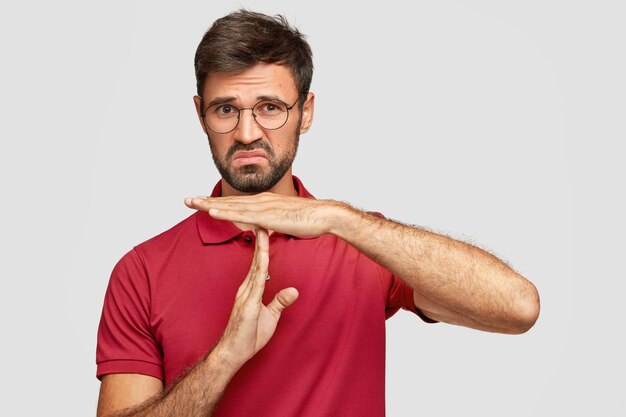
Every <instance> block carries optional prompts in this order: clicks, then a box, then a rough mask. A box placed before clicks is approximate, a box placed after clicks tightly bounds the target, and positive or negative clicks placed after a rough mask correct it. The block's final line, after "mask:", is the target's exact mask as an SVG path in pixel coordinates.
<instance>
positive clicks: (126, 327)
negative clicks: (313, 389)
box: [96, 249, 164, 379]
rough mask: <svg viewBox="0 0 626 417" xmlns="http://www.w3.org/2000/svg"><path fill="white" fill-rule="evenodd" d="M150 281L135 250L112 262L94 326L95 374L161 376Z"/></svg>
mask: <svg viewBox="0 0 626 417" xmlns="http://www.w3.org/2000/svg"><path fill="white" fill-rule="evenodd" d="M150 307H151V297H150V283H149V280H148V276H147V274H146V269H145V267H144V264H143V262H142V260H141V258H140V256H139V254H138V253H137V251H136V250H135V249H133V250H131V251H130V252H128V253H127V254H126V255H124V256H123V257H122V259H121V260H120V261H119V262H118V263H117V265H115V267H114V268H113V272H112V273H111V278H110V280H109V285H108V287H107V291H106V295H105V297H104V306H103V308H102V316H101V318H100V325H99V327H98V342H97V348H96V364H97V371H96V376H97V377H98V379H100V378H101V377H102V376H103V375H106V374H113V373H138V374H144V375H150V376H153V377H155V378H159V379H163V377H164V372H163V355H162V351H161V348H160V346H159V344H158V343H157V341H156V339H155V337H154V335H153V332H152V329H151V327H152V326H151V322H150V311H151V308H150Z"/></svg>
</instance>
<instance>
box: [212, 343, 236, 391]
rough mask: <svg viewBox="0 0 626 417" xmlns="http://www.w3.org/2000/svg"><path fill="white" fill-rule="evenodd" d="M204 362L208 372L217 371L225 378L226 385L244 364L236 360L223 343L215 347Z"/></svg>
mask: <svg viewBox="0 0 626 417" xmlns="http://www.w3.org/2000/svg"><path fill="white" fill-rule="evenodd" d="M204 362H205V369H206V370H207V371H209V372H212V371H213V370H215V371H217V373H218V374H219V375H220V376H223V377H224V379H225V382H226V383H228V381H230V379H231V378H232V377H233V376H234V375H235V374H236V373H237V371H239V369H240V368H241V367H242V366H243V363H239V362H238V361H236V360H234V358H233V357H232V355H231V354H230V352H229V351H228V350H227V349H225V348H224V347H223V345H222V344H221V343H218V344H217V345H215V347H214V348H213V350H212V351H211V353H209V355H208V356H207V357H206V359H205V360H204Z"/></svg>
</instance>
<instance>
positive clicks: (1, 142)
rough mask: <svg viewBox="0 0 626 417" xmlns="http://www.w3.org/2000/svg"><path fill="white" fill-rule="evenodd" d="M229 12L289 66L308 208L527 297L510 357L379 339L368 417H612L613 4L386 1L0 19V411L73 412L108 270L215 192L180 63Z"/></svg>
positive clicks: (619, 332)
mask: <svg viewBox="0 0 626 417" xmlns="http://www.w3.org/2000/svg"><path fill="white" fill-rule="evenodd" d="M180 3H183V2H180ZM345 3H351V4H345ZM240 5H243V6H245V7H248V8H251V9H254V10H258V11H263V12H266V13H270V14H274V13H279V12H280V13H283V14H285V15H286V17H287V18H288V19H289V20H290V21H291V22H292V23H294V24H296V25H297V26H299V27H300V29H301V30H302V31H303V32H304V33H306V34H307V35H308V39H309V41H310V43H311V45H312V47H313V51H314V57H315V65H316V71H315V75H314V81H313V86H312V90H313V91H314V92H315V93H316V95H317V96H316V104H317V107H316V120H315V123H314V127H313V128H312V130H311V131H310V132H309V133H307V134H306V135H304V136H303V137H302V140H301V148H300V152H299V156H298V160H297V161H296V166H295V173H296V175H298V176H300V177H301V178H302V179H303V180H304V182H305V184H306V185H307V187H308V188H309V190H310V191H311V192H313V194H315V195H316V196H317V197H320V198H336V199H341V200H346V201H349V202H351V203H353V204H355V205H357V206H359V207H363V208H367V209H371V210H377V211H381V212H383V213H385V214H386V215H387V216H389V217H392V218H396V219H399V220H402V221H405V222H408V223H413V224H418V225H423V226H428V227H430V228H432V229H435V230H438V231H442V232H445V233H449V234H451V235H453V236H456V237H459V238H462V239H466V240H470V241H472V242H474V243H477V244H479V245H480V246H482V247H485V248H487V249H489V250H491V251H493V252H494V253H495V254H497V255H499V256H501V257H503V258H504V259H505V260H507V261H508V262H509V263H510V264H511V265H512V266H513V267H514V268H516V269H517V270H518V271H519V272H521V273H522V274H524V275H526V276H527V277H528V278H530V279H531V280H532V281H533V282H535V284H536V285H537V286H538V288H539V290H540V293H541V296H542V307H543V310H542V315H541V318H540V320H539V322H538V323H537V325H536V327H535V328H534V329H533V330H532V331H531V332H529V333H528V334H526V335H523V336H514V337H511V336H503V335H493V334H487V333H481V332H476V331H470V330H466V329H462V328H456V327H452V326H446V325H435V326H429V325H425V324H422V323H421V322H419V321H418V320H416V319H415V318H414V317H412V316H411V315H409V314H402V313H399V314H398V315H397V316H395V317H394V318H393V319H392V320H390V321H389V323H388V330H389V335H388V378H387V387H388V388H387V391H388V396H387V409H388V415H389V416H392V417H396V416H407V415H425V416H454V415H468V416H510V417H514V416H528V415H535V416H554V415H576V416H588V415H598V416H618V415H624V414H625V413H626V400H624V399H623V398H624V396H623V391H624V380H623V378H624V377H623V375H624V374H625V373H626V364H625V360H624V355H623V352H624V351H626V342H625V338H624V325H623V321H622V320H621V318H623V317H624V313H623V309H622V305H623V303H622V299H623V293H624V290H625V289H626V286H625V285H624V278H626V277H625V276H624V272H623V268H622V262H621V259H622V258H623V254H622V251H623V249H624V243H623V234H624V232H625V231H626V230H625V229H626V227H625V222H624V220H623V217H622V216H623V213H624V209H625V207H624V206H625V204H624V201H623V199H624V179H623V178H624V174H625V173H626V172H625V169H624V166H623V163H622V159H623V155H624V153H623V151H622V149H623V147H622V144H623V143H624V141H625V139H626V135H625V129H624V114H625V113H624V111H625V110H626V104H625V103H626V100H625V99H624V97H625V96H626V94H625V93H626V91H625V90H626V88H625V87H626V86H625V81H624V75H623V74H625V73H626V62H625V55H624V39H625V36H626V30H625V29H624V24H623V22H624V17H625V13H624V12H625V7H624V6H623V3H620V2H617V1H614V2H609V1H596V2H582V1H527V2H498V1H473V2H463V1H439V2H427V1H415V2H401V1H398V0H392V1H386V2H376V3H371V2H370V3H367V2H356V1H354V2H333V7H332V8H328V6H327V5H326V4H325V5H324V6H321V5H320V2H306V3H304V2H298V3H295V2H290V1H274V2H272V6H268V5H266V2H261V1H248V2H231V1H223V2H208V1H204V2H198V1H195V2H185V3H184V4H177V5H174V2H154V1H153V2H149V1H135V2H131V1H128V2H111V1H109V2H79V1H57V2H45V1H35V2H28V3H27V2H22V3H19V5H18V4H17V2H14V4H13V5H11V6H8V5H4V4H3V5H2V6H0V47H1V48H0V54H1V55H0V57H1V58H0V59H1V62H2V64H1V66H0V68H1V69H0V71H1V72H0V74H1V75H0V91H1V93H0V106H1V107H0V115H1V116H0V118H1V120H2V121H1V122H0V181H1V185H2V187H1V189H2V194H1V198H2V216H1V217H0V239H1V240H0V243H1V245H2V246H1V250H2V252H1V253H2V256H1V259H2V261H1V262H0V321H1V327H0V328H1V329H2V332H1V338H2V343H1V344H0V351H1V354H0V369H2V379H3V381H5V384H6V385H4V387H5V388H4V389H3V391H4V395H3V398H4V399H3V401H2V402H0V414H1V415H14V416H15V415H43V414H44V413H45V412H46V411H48V413H46V414H48V415H68V416H84V415H93V414H94V413H95V404H96V400H97V390H98V386H99V383H98V382H97V380H96V378H95V359H94V356H95V340H96V329H97V324H98V320H99V315H100V309H101V305H102V298H103V295H104V290H105V287H106V284H107V280H108V276H109V273H110V271H111V268H112V267H113V265H114V263H115V262H116V261H117V260H118V259H119V257H120V256H121V255H122V254H123V253H125V252H126V251H127V250H128V249H130V248H131V247H132V246H133V245H135V244H137V243H139V242H141V241H143V240H145V239H147V238H149V237H151V236H153V235H155V234H157V233H159V232H160V231H162V230H164V229H165V228H168V227H169V226H170V225H173V224H174V223H176V222H177V221H179V220H180V219H182V218H184V217H186V216H187V215H188V214H189V210H188V209H187V208H186V207H185V206H184V205H183V203H182V201H183V198H184V197H186V196H190V195H198V194H203V193H207V192H209V191H210V188H211V187H212V185H213V184H214V183H215V182H216V181H217V179H218V174H217V171H216V170H215V169H214V167H213V164H212V161H211V159H210V155H209V152H208V147H207V146H206V143H205V137H204V136H203V134H202V132H201V130H200V128H199V126H198V125H197V121H196V119H195V113H194V110H193V103H192V99H191V97H192V96H193V94H194V92H195V80H194V75H193V74H194V73H193V54H194V51H195V47H196V46H197V44H198V42H199V40H200V38H201V36H202V34H203V33H204V31H205V30H206V29H207V28H208V26H209V25H210V24H211V23H212V21H213V20H215V19H216V18H218V17H220V16H222V15H224V14H225V13H227V12H229V11H232V10H234V9H236V8H238V7H239V6H240ZM377 115H380V116H379V117H378V116H377ZM7 386H8V390H7Z"/></svg>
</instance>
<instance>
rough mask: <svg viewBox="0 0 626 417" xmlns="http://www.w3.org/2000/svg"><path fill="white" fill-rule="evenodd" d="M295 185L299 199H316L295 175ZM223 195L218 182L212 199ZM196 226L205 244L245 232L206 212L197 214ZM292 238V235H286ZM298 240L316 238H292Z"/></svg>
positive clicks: (228, 238)
mask: <svg viewBox="0 0 626 417" xmlns="http://www.w3.org/2000/svg"><path fill="white" fill-rule="evenodd" d="M292 178H293V185H294V187H295V189H296V192H297V193H298V197H304V198H315V197H313V195H312V194H311V193H309V192H308V191H307V189H306V188H304V185H302V182H301V181H300V179H299V178H298V177H296V176H295V175H293V176H292ZM221 195H222V181H221V180H220V181H218V182H217V184H215V187H213V192H211V197H220V196H221ZM195 215H196V224H197V225H198V233H199V234H200V239H202V242H203V243H205V244H218V243H224V242H227V241H229V240H231V239H233V238H235V237H237V236H239V235H240V234H242V233H244V231H243V230H241V229H240V228H238V227H237V226H235V224H234V223H233V222H229V221H225V220H217V219H214V218H213V217H211V216H209V213H207V212H206V211H198V212H196V214H195ZM274 234H281V235H282V234H283V233H280V232H274ZM286 236H292V235H286ZM292 237H295V238H298V239H314V238H315V236H292Z"/></svg>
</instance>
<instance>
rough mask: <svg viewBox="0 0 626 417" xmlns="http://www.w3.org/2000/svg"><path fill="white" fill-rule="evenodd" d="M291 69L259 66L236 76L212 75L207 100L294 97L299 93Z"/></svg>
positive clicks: (208, 84) (205, 93)
mask: <svg viewBox="0 0 626 417" xmlns="http://www.w3.org/2000/svg"><path fill="white" fill-rule="evenodd" d="M297 91H298V89H297V87H296V83H295V80H294V78H293V75H292V73H291V70H290V69H289V67H286V66H284V65H278V64H257V65H255V66H253V67H251V68H249V69H247V70H245V71H243V72H240V73H236V74H225V73H211V74H209V75H207V78H206V82H205V83H204V94H203V96H204V97H205V98H215V97H237V98H254V97H259V96H270V95H274V96H285V95H289V96H292V95H293V94H294V93H297Z"/></svg>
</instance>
